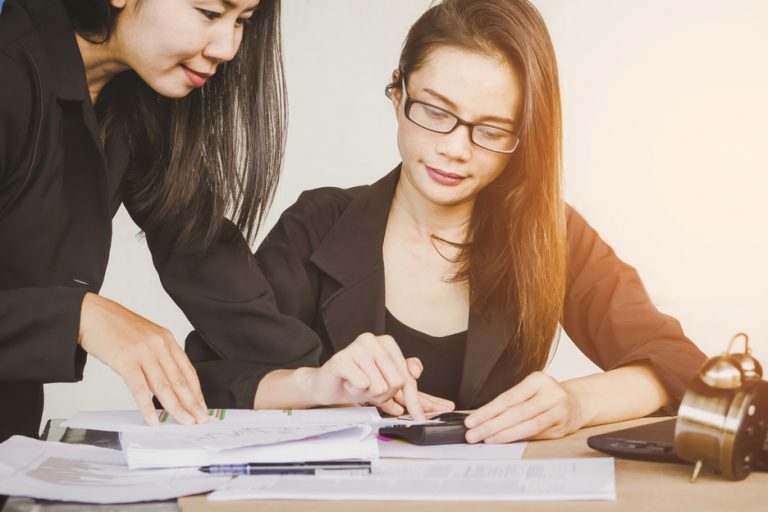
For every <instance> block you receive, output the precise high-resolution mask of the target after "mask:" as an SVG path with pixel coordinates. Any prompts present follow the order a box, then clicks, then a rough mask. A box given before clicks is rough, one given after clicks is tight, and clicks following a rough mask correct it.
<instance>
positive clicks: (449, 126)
mask: <svg viewBox="0 0 768 512" xmlns="http://www.w3.org/2000/svg"><path fill="white" fill-rule="evenodd" d="M392 87H393V86H388V87H387V96H389V95H390V89H391V88H392ZM403 93H404V95H405V107H404V112H405V117H406V118H408V120H409V121H411V122H412V123H414V124H416V125H418V126H421V127H422V128H424V129H425V130H429V131H431V132H436V133H451V132H452V131H453V130H455V129H456V128H457V127H458V126H466V127H467V128H469V134H470V139H471V140H472V142H473V143H474V144H476V145H477V146H480V147H481V148H483V149H487V150H488V151H493V152H494V153H505V154H509V153H514V151H515V149H517V145H518V144H519V143H520V138H519V137H518V136H517V135H515V134H514V133H512V132H511V131H509V130H505V129H504V128H499V127H498V126H493V125H490V124H485V123H470V122H469V121H465V120H463V119H461V118H460V117H459V116H457V115H456V114H454V113H452V112H449V111H447V110H445V109H442V108H440V107H436V106H434V105H430V104H429V103H425V102H423V101H419V100H414V99H412V98H411V97H410V95H409V94H408V89H407V86H406V84H405V79H403Z"/></svg>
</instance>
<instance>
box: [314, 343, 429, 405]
mask: <svg viewBox="0 0 768 512" xmlns="http://www.w3.org/2000/svg"><path fill="white" fill-rule="evenodd" d="M417 368H418V369H419V371H418V374H421V371H420V368H421V363H420V362H419V361H418V359H410V360H406V359H405V357H404V356H403V353H402V352H401V351H400V347H399V346H398V345H397V343H396V342H395V340H394V339H392V337H391V336H387V335H384V336H375V335H373V334H371V333H363V334H361V335H360V336H358V337H357V339H356V340H355V341H353V342H352V343H350V344H349V345H348V346H347V347H346V348H344V349H343V350H340V351H339V352H336V353H335V354H334V355H333V357H331V358H330V359H329V360H328V361H326V363H325V364H324V365H323V366H321V367H320V368H318V369H317V370H316V371H315V372H314V375H313V379H312V382H311V392H312V394H313V396H312V399H313V401H314V402H315V403H317V404H322V405H331V404H348V403H369V404H373V405H376V406H377V407H379V408H380V409H381V410H383V411H384V412H386V413H388V414H392V415H395V416H399V415H401V414H403V412H404V409H403V406H404V407H405V409H407V411H408V413H409V414H410V415H411V416H412V417H413V418H414V419H418V420H423V419H424V417H425V416H424V409H425V405H427V406H428V407H427V409H432V407H431V406H429V404H430V402H431V400H428V399H425V398H424V397H423V396H422V395H420V393H419V391H418V389H417V386H416V378H417V377H418V375H417V376H416V377H414V376H413V374H412V371H411V370H415V369H417ZM425 396H427V397H428V396H429V395H425ZM431 398H434V397H431ZM438 400H440V399H438ZM423 401H424V402H425V403H422V402H423Z"/></svg>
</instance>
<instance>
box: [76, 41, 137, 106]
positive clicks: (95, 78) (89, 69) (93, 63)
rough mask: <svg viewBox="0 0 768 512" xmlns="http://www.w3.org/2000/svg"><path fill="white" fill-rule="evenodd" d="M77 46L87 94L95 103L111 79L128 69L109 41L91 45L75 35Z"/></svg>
mask: <svg viewBox="0 0 768 512" xmlns="http://www.w3.org/2000/svg"><path fill="white" fill-rule="evenodd" d="M75 37H76V39H77V46H78V47H79V48H80V55H81V56H82V58H83V64H84V65H85V78H86V81H87V82H88V92H89V93H90V95H91V101H92V102H93V103H96V99H97V98H98V97H99V93H101V91H102V89H103V88H104V86H105V85H107V82H109V81H110V80H111V79H112V77H114V76H115V75H117V74H118V73H120V72H122V71H125V70H126V69H128V65H127V64H125V63H124V62H123V61H122V60H121V59H120V57H119V52H117V51H116V49H115V48H114V44H110V42H109V41H107V42H106V43H102V44H93V43H90V42H88V41H87V40H86V39H84V38H82V37H80V35H78V34H75Z"/></svg>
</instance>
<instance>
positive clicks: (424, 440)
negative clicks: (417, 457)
mask: <svg viewBox="0 0 768 512" xmlns="http://www.w3.org/2000/svg"><path fill="white" fill-rule="evenodd" d="M466 417H467V413H463V412H446V413H443V414H440V415H439V416H435V417H434V418H433V419H436V420H440V422H439V423H424V424H420V425H390V426H388V427H381V428H380V429H379V435H382V436H384V437H394V438H397V439H403V440H405V441H408V442H409V443H413V444H418V445H433V444H457V443H466V442H467V439H466V437H465V436H466V433H467V427H465V426H464V418H466Z"/></svg>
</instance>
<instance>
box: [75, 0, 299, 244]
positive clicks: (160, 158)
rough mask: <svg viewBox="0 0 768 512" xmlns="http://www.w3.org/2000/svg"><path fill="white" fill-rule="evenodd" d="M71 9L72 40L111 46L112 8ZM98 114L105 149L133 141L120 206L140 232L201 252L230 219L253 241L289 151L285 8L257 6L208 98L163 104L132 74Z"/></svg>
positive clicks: (118, 80) (104, 4)
mask: <svg viewBox="0 0 768 512" xmlns="http://www.w3.org/2000/svg"><path fill="white" fill-rule="evenodd" d="M144 1H146V0H144ZM156 1H157V0H156ZM138 5H140V3H139V4H138ZM64 6H65V8H66V10H67V13H68V15H69V18H70V21H71V22H72V25H73V28H74V30H75V32H77V33H78V34H80V35H81V36H82V37H84V38H86V39H87V40H89V41H90V42H92V43H94V44H99V43H105V42H106V41H108V40H109V38H110V37H111V35H112V33H113V31H114V28H115V24H116V23H117V19H118V16H119V13H120V12H119V10H118V9H115V8H114V7H112V5H111V4H110V2H109V0H64ZM96 113H97V115H98V117H99V121H100V125H101V128H102V131H103V136H104V137H105V139H106V140H107V144H108V143H109V138H110V137H116V138H121V139H125V140H126V141H127V144H128V147H129V151H130V163H129V166H130V168H129V174H128V178H127V179H126V182H125V187H124V189H123V194H124V196H123V197H124V201H125V203H126V205H127V206H129V208H130V210H131V214H132V215H133V216H134V217H135V218H136V219H137V221H138V223H139V225H140V226H141V227H142V229H144V230H145V231H153V232H161V233H163V236H168V237H171V238H173V239H174V240H176V241H177V242H181V243H186V244H188V245H190V247H192V248H197V249H203V248H205V247H207V246H208V245H209V244H210V243H211V242H212V241H213V240H214V239H215V238H216V237H217V236H219V234H220V232H221V226H222V223H223V222H224V219H225V215H226V216H229V217H230V218H231V219H232V221H233V222H234V223H235V224H236V225H237V227H238V228H239V229H240V231H242V232H244V233H245V234H246V236H247V237H248V238H250V239H252V238H253V237H254V236H255V233H256V230H257V228H258V226H259V224H260V222H261V220H262V219H263V217H264V215H265V214H266V211H267V209H268V208H269V205H270V203H271V201H272V198H273V196H274V191H275V188H276V186H277V181H278V178H279V175H280V164H281V161H282V157H283V148H284V145H285V123H286V119H287V106H286V90H285V83H284V79H283V67H282V51H281V38H280V0H262V1H261V2H260V4H259V6H258V8H257V9H256V10H255V11H254V14H253V16H252V17H251V20H250V22H249V23H248V24H247V25H245V27H244V29H243V37H242V42H241V43H240V48H239V49H238V52H237V54H236V55H235V58H234V59H232V60H231V61H229V62H225V63H222V64H221V65H220V66H219V67H218V69H217V72H216V74H215V75H214V76H213V77H211V79H210V80H208V82H207V83H206V84H205V86H204V87H202V88H201V89H196V90H194V91H192V92H191V93H189V94H188V95H187V96H185V97H183V98H179V99H173V98H166V97H163V96H161V95H159V94H158V93H156V92H155V91H153V90H152V89H151V88H150V87H149V86H148V85H147V84H145V83H144V82H143V81H142V80H141V79H140V78H139V76H138V75H137V74H136V73H134V72H133V71H125V72H123V73H121V74H119V75H117V76H116V77H114V78H112V80H110V81H109V83H107V85H106V86H105V87H104V89H103V90H102V92H101V94H100V95H99V99H98V101H97V103H96Z"/></svg>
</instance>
